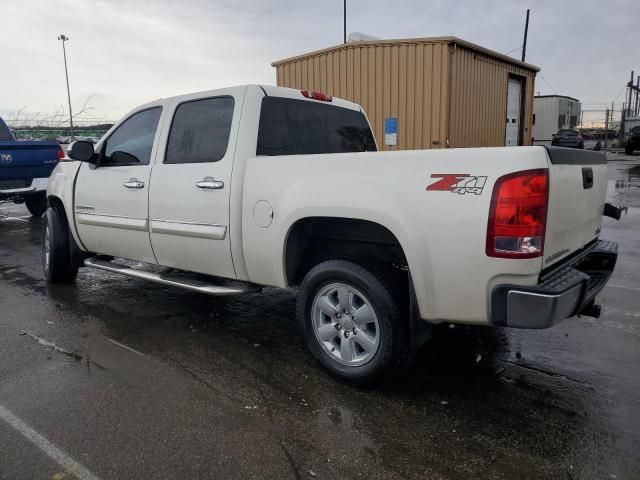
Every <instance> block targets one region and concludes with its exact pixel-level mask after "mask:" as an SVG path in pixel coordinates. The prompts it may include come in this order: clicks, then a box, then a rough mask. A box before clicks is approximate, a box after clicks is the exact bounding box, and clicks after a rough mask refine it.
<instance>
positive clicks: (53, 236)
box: [42, 207, 78, 283]
mask: <svg viewBox="0 0 640 480" xmlns="http://www.w3.org/2000/svg"><path fill="white" fill-rule="evenodd" d="M44 219H45V222H44V228H43V239H42V268H43V270H44V276H45V279H46V281H47V282H49V283H71V282H73V281H74V280H75V278H76V275H77V274H78V265H77V264H74V262H73V261H72V257H71V244H70V242H69V229H68V227H67V224H66V221H65V219H64V217H63V216H62V214H61V213H60V211H59V210H58V209H57V208H55V207H49V208H47V210H46V214H45V217H44Z"/></svg>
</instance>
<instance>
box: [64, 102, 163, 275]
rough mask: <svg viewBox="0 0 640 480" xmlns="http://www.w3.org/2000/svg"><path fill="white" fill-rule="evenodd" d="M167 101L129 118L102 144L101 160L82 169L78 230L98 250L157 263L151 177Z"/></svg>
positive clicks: (77, 203)
mask: <svg viewBox="0 0 640 480" xmlns="http://www.w3.org/2000/svg"><path fill="white" fill-rule="evenodd" d="M161 113H162V108H161V107H153V108H149V109H146V110H142V111H140V112H137V113H135V114H133V115H132V116H130V117H129V118H127V119H126V120H125V121H124V122H122V123H121V124H120V126H119V127H118V128H117V129H116V130H115V131H114V132H113V133H112V134H110V135H109V137H108V138H106V139H105V141H104V142H103V143H102V145H101V149H102V153H101V154H100V161H99V164H98V165H97V166H95V167H94V166H93V165H90V164H88V163H83V164H82V166H81V167H80V172H79V173H78V178H77V181H76V194H75V206H74V208H75V216H76V226H77V228H78V235H79V237H80V240H81V241H82V243H83V244H84V246H85V247H86V248H87V249H88V250H89V251H92V252H96V253H101V254H106V255H113V256H115V257H123V258H128V259H131V260H138V261H141V262H147V263H156V260H155V258H154V256H153V251H152V249H151V242H150V240H149V220H148V218H149V217H148V207H149V179H150V176H151V163H152V161H151V160H152V159H153V158H154V157H155V150H156V149H155V148H154V139H155V136H156V132H157V130H158V122H159V120H160V115H161Z"/></svg>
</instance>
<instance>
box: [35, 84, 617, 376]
mask: <svg viewBox="0 0 640 480" xmlns="http://www.w3.org/2000/svg"><path fill="white" fill-rule="evenodd" d="M67 153H68V157H69V159H65V161H63V162H60V163H59V165H58V166H57V167H56V169H55V171H54V172H53V174H52V175H51V178H50V180H49V185H48V190H47V195H48V205H49V208H48V210H47V212H46V216H45V219H46V222H45V227H44V241H43V265H44V272H45V276H46V279H47V280H48V281H49V282H59V283H65V282H72V281H73V280H74V279H75V277H76V274H77V272H78V268H79V267H82V266H87V267H93V268H98V269H102V270H106V271H109V272H114V273H117V274H123V275H128V276H130V277H135V278H139V279H143V280H149V281H152V282H158V283H161V284H165V285H172V286H175V287H182V288H187V289H191V290H196V291H199V292H203V293H206V294H211V295H235V294H242V293H246V292H254V291H256V290H257V289H259V287H260V286H263V285H270V286H276V287H281V288H290V287H293V288H297V291H298V303H297V316H298V320H299V324H300V328H301V331H302V334H303V336H304V338H305V341H306V344H307V346H308V348H309V350H310V351H311V353H312V354H313V356H314V357H316V358H317V359H318V360H319V361H320V362H321V363H322V365H324V367H326V368H327V369H328V370H329V371H331V372H332V373H333V374H334V375H337V376H339V377H341V378H342V379H345V380H348V381H351V382H353V383H364V382H371V381H374V380H377V379H380V378H382V377H385V376H389V375H393V373H394V372H396V371H397V370H398V369H399V368H401V367H402V366H404V365H405V364H406V363H407V362H408V360H409V359H410V358H411V355H412V353H413V352H415V351H416V349H417V348H418V347H419V346H420V345H421V344H422V343H424V341H425V340H426V339H428V337H429V332H430V326H431V325H432V324H438V323H442V322H450V323H465V324H477V325H503V326H510V327H520V328H545V327H549V326H551V325H553V324H555V323H556V322H558V321H560V320H562V319H564V318H567V317H570V316H572V315H577V314H583V315H591V316H598V314H599V308H598V306H597V305H596V304H595V303H594V298H595V296H596V294H597V293H598V292H599V291H600V290H601V289H602V288H603V286H604V284H605V283H606V282H607V280H608V278H609V277H610V275H611V272H612V270H613V267H614V265H615V262H616V258H617V245H616V244H615V243H613V242H608V241H605V240H600V239H599V234H600V228H601V223H602V216H603V209H604V208H605V203H604V202H605V193H606V189H607V166H606V159H605V156H604V155H603V154H601V153H599V152H588V151H577V150H569V149H561V148H544V147H515V148H469V149H443V150H428V151H416V150H414V151H400V152H376V143H375V139H374V137H373V135H372V132H371V129H370V126H369V123H368V120H367V118H366V116H365V114H364V112H363V111H362V109H361V108H360V107H359V106H358V105H356V104H353V103H350V102H347V101H344V100H340V99H337V98H331V97H330V96H327V95H324V94H321V93H318V92H308V91H299V90H292V89H285V88H277V87H270V86H254V85H251V86H242V87H234V88H228V89H222V90H214V91H208V92H202V93H196V94H191V95H183V96H179V97H174V98H168V99H162V100H158V101H155V102H151V103H148V104H146V105H143V106H141V107H139V108H137V109H135V110H133V111H132V112H130V113H129V114H127V115H126V116H125V117H124V119H123V120H121V121H120V122H119V123H118V124H116V125H115V126H114V127H113V128H112V129H111V130H110V131H109V132H108V133H107V134H106V135H105V136H104V137H103V139H102V140H101V141H100V142H99V143H98V144H97V145H96V147H95V150H94V146H93V145H92V144H91V143H89V142H76V143H75V144H73V145H71V146H70V148H69V151H68V152H67ZM608 208H609V209H611V208H613V207H611V206H609V207H608ZM614 210H615V209H614Z"/></svg>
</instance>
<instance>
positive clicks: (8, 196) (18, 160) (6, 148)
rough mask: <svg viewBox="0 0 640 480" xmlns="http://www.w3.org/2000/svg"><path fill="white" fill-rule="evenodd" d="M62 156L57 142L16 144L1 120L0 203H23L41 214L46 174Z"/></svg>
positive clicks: (47, 177)
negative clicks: (7, 201) (1, 201)
mask: <svg viewBox="0 0 640 480" xmlns="http://www.w3.org/2000/svg"><path fill="white" fill-rule="evenodd" d="M63 156H64V154H63V152H62V149H61V148H60V145H58V144H57V143H56V142H38V141H32V142H18V141H15V139H14V138H13V135H12V134H11V132H10V130H9V129H8V128H6V125H5V124H4V122H3V121H2V119H0V200H11V201H14V202H16V203H22V202H26V204H27V208H29V210H30V211H31V213H32V214H33V215H36V216H40V215H42V214H43V213H44V211H45V209H46V196H45V192H46V189H47V181H48V179H49V175H51V172H52V171H53V169H54V168H55V166H56V165H57V164H58V160H59V159H60V158H62V157H63Z"/></svg>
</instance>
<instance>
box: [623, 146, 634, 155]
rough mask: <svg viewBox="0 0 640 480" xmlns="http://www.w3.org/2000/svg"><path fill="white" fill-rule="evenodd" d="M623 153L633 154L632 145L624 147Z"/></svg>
mask: <svg viewBox="0 0 640 480" xmlns="http://www.w3.org/2000/svg"><path fill="white" fill-rule="evenodd" d="M624 153H625V154H626V155H633V147H631V146H629V147H627V148H625V149H624Z"/></svg>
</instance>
